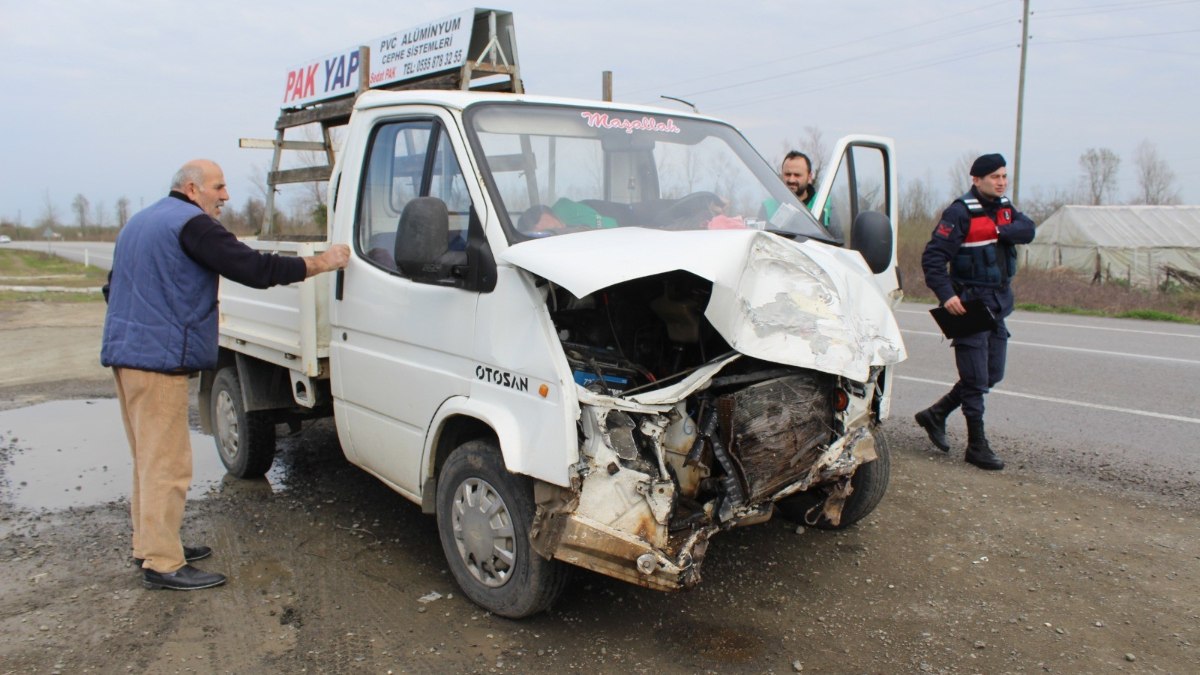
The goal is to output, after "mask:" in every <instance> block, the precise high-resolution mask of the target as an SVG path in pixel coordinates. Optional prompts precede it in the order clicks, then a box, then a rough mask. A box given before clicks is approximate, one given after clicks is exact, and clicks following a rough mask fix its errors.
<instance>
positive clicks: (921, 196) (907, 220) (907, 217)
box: [900, 176, 938, 225]
mask: <svg viewBox="0 0 1200 675" xmlns="http://www.w3.org/2000/svg"><path fill="white" fill-rule="evenodd" d="M930 183H931V181H930V180H929V178H928V176H926V177H925V178H916V179H914V180H909V181H904V182H903V184H902V185H901V187H900V222H901V223H904V224H918V223H920V224H922V225H928V224H930V223H931V222H933V219H934V218H935V217H936V216H937V214H936V213H934V209H936V208H937V206H938V205H937V204H936V203H935V202H936V200H937V198H936V197H935V196H934V194H933V188H932V187H931V185H930Z"/></svg>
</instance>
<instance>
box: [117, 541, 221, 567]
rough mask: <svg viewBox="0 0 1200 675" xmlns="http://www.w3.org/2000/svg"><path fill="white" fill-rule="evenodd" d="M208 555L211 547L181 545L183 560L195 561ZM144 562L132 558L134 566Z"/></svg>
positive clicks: (140, 559)
mask: <svg viewBox="0 0 1200 675" xmlns="http://www.w3.org/2000/svg"><path fill="white" fill-rule="evenodd" d="M210 555H212V549H211V548H209V547H207V546H184V547H183V560H184V562H196V561H197V560H204V559H205V558H207V557H208V556H210ZM144 562H146V561H145V560H143V559H142V558H134V559H133V564H134V566H136V567H141V566H142V563H144Z"/></svg>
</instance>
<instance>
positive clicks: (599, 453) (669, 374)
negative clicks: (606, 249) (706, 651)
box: [535, 271, 874, 588]
mask: <svg viewBox="0 0 1200 675" xmlns="http://www.w3.org/2000/svg"><path fill="white" fill-rule="evenodd" d="M711 293H712V284H711V283H710V282H708V281H706V280H704V279H702V278H700V277H697V276H695V275H693V274H690V273H688V272H682V271H676V272H672V273H668V274H664V275H659V276H653V277H646V278H641V279H637V280H634V281H628V282H625V283H621V284H618V285H615V286H611V287H608V288H606V289H603V290H601V291H598V292H596V293H594V294H592V295H590V296H588V297H585V298H576V297H574V296H572V295H571V294H570V293H568V292H567V291H565V290H563V289H561V288H558V287H555V286H553V285H551V286H549V287H548V289H547V296H546V302H547V306H548V308H549V310H550V316H551V319H552V320H553V322H554V325H555V327H556V328H557V330H558V333H559V339H560V340H561V342H562V345H563V349H564V352H565V354H566V357H567V361H568V363H569V364H570V366H571V369H572V371H573V374H574V378H575V382H576V383H577V384H579V385H580V386H582V387H584V388H586V389H587V390H588V391H590V392H593V393H594V394H596V395H597V397H596V399H595V401H594V402H593V403H592V404H589V405H584V406H582V408H583V409H582V416H581V421H580V439H581V455H582V457H581V460H582V461H581V463H580V466H579V467H578V473H579V476H580V481H579V490H578V494H577V496H575V497H569V496H566V495H557V496H555V497H554V498H553V499H549V498H545V499H541V498H540V499H539V503H540V504H541V505H542V512H543V513H542V515H543V517H544V520H543V521H541V523H540V526H539V527H538V528H536V529H537V530H538V531H539V533H541V534H539V535H538V536H542V537H544V538H545V541H543V542H542V543H543V546H542V547H540V550H543V551H544V554H547V555H549V554H553V555H554V556H556V557H560V558H564V559H567V560H569V561H571V562H573V563H575V564H579V565H582V566H584V567H590V568H592V569H596V570H597V571H601V572H604V573H606V574H611V575H613V576H619V577H622V578H626V579H628V580H631V581H635V582H636V583H641V584H643V585H647V586H651V587H658V588H675V587H687V586H690V585H692V584H694V583H695V582H696V581H698V580H699V572H698V569H699V565H698V562H699V558H700V556H702V555H703V550H704V547H705V546H706V544H707V539H708V537H709V536H710V535H711V534H712V533H713V532H715V531H718V530H720V529H725V528H728V527H733V526H736V525H743V524H751V523H755V522H761V521H763V520H766V519H768V518H770V516H771V513H772V509H773V503H774V502H775V501H777V500H778V499H781V498H783V497H785V496H788V495H793V494H796V493H799V492H804V491H806V490H810V489H812V488H815V487H817V486H827V485H833V486H840V488H841V489H840V494H841V495H842V498H844V496H845V494H847V490H846V486H847V485H848V483H849V479H850V477H851V476H852V475H853V473H854V469H855V468H856V467H857V466H858V464H859V463H861V462H862V461H868V460H870V459H872V458H873V457H874V455H873V454H872V447H873V446H872V444H871V443H870V442H869V441H870V438H871V436H870V434H869V433H867V432H866V430H865V429H864V428H855V429H853V430H852V431H853V433H847V428H848V426H849V424H848V423H849V422H850V421H851V420H854V421H855V426H856V427H863V426H866V424H865V422H866V421H867V420H868V419H869V417H870V399H871V396H872V394H870V393H868V391H866V390H865V389H864V387H863V386H862V385H861V384H860V383H851V382H847V381H845V380H844V379H843V378H839V377H838V376H835V375H830V374H827V373H821V372H817V371H812V370H806V369H801V368H797V367H793V366H785V365H780V364H775V363H769V362H765V361H760V360H757V359H753V358H750V357H746V356H743V355H740V354H737V353H736V352H735V351H733V350H732V349H731V348H730V346H729V345H728V343H726V341H725V340H724V339H723V338H722V337H721V336H720V335H718V334H717V332H716V331H715V330H714V329H713V328H712V326H711V325H710V324H709V323H708V321H707V320H706V319H705V317H704V313H703V312H704V308H705V307H706V305H707V304H708V300H709V296H710V295H711ZM714 363H717V364H718V365H719V368H715V369H714V370H713V374H711V375H710V376H708V379H707V380H706V381H704V382H702V383H699V384H698V385H697V386H695V387H694V388H689V389H688V390H687V392H686V393H685V394H683V395H681V396H679V397H678V398H675V399H670V400H666V401H657V402H656V403H655V404H651V405H646V404H644V403H643V401H644V400H645V397H646V396H652V395H653V393H654V392H656V391H658V390H664V389H666V388H668V387H670V386H672V385H674V384H676V383H680V382H682V381H684V380H685V379H686V378H688V377H689V376H692V375H693V373H696V372H698V371H699V370H700V369H702V368H707V367H711V364H714ZM581 400H582V399H581ZM604 401H611V404H609V405H605V404H603V402H604ZM864 440H865V441H867V442H864ZM833 492H834V493H837V492H838V490H834V491H833ZM542 497H546V495H542ZM838 504H840V502H838ZM835 511H836V509H835ZM833 515H834V517H835V518H836V517H837V514H836V513H834V514H833ZM568 521H569V522H568ZM549 540H557V542H555V543H554V544H553V545H549V544H547V543H546V542H547V541H549ZM601 542H603V545H602V544H601ZM614 542H623V543H622V545H620V546H617V547H616V548H617V549H619V550H613V546H614ZM537 543H538V542H537V541H536V537H535V544H537ZM597 547H599V548H600V549H603V550H599V549H598V548H597ZM629 560H636V568H637V571H638V572H639V573H640V574H639V575H636V577H635V578H630V576H629V570H628V561H629Z"/></svg>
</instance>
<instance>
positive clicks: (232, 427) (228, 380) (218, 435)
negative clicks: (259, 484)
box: [209, 366, 275, 478]
mask: <svg viewBox="0 0 1200 675" xmlns="http://www.w3.org/2000/svg"><path fill="white" fill-rule="evenodd" d="M209 409H210V410H211V411H212V430H213V439H214V440H215V441H216V443H217V454H219V455H220V456H221V463H222V464H224V465H225V470H226V471H228V472H229V474H230V475H232V476H236V477H238V478H262V477H263V475H264V474H265V473H267V470H268V469H270V468H271V462H273V461H275V422H274V420H273V419H272V418H271V414H270V413H269V412H259V411H255V412H246V404H245V402H244V401H243V400H242V385H241V382H240V381H239V380H238V375H237V368H234V367H232V366H231V367H228V368H222V369H221V370H220V371H219V372H218V373H217V376H216V377H215V378H214V379H213V387H212V400H211V405H210V406H209Z"/></svg>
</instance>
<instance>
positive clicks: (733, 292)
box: [500, 228, 905, 382]
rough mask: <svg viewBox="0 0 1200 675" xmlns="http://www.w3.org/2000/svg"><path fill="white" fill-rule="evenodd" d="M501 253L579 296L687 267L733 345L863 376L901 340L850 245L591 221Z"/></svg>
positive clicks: (896, 358) (894, 356) (892, 359)
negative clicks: (707, 291)
mask: <svg viewBox="0 0 1200 675" xmlns="http://www.w3.org/2000/svg"><path fill="white" fill-rule="evenodd" d="M500 258H501V259H502V260H504V261H506V262H508V263H510V264H512V265H516V266H517V267H520V268H522V269H525V270H527V271H529V272H532V273H533V274H536V275H538V276H540V277H543V278H545V279H547V280H549V281H551V282H553V283H555V284H558V285H559V286H562V287H563V288H565V289H567V290H568V291H570V292H571V293H572V294H574V295H575V296H576V297H580V298H582V297H584V296H587V295H590V294H591V293H594V292H596V291H598V290H600V289H602V288H607V287H609V286H612V285H614V284H618V283H621V282H624V281H629V280H631V279H640V278H642V277H648V276H653V275H656V274H663V273H665V272H671V271H674V270H684V271H687V272H691V273H692V274H695V275H696V276H699V277H702V278H704V279H707V280H709V281H711V282H712V284H713V292H712V297H711V298H710V299H709V303H708V307H706V308H705V310H704V316H705V317H706V318H707V319H708V321H709V322H710V323H711V324H712V325H713V328H715V329H716V330H717V332H718V333H720V335H721V337H723V338H725V341H726V342H728V343H729V345H730V346H731V347H733V348H734V349H736V350H737V351H738V352H740V353H742V354H745V355H747V356H752V357H754V358H758V359H763V360H765V361H772V362H775V363H782V364H787V365H792V366H798V367H801V368H811V369H814V370H819V371H822V372H827V373H832V374H835V375H842V376H844V377H847V378H850V379H852V380H855V381H858V382H864V381H866V380H867V379H868V376H869V369H870V367H871V366H883V365H889V364H893V363H899V362H900V361H903V360H904V358H905V351H904V342H903V340H902V339H901V337H900V328H899V327H898V326H897V325H896V320H895V317H894V316H893V315H892V310H891V307H890V306H889V305H888V302H887V299H886V298H885V297H884V295H883V293H881V292H880V290H879V287H878V286H876V285H875V283H874V279H873V278H872V275H871V271H870V269H868V268H867V266H866V263H864V262H863V260H862V257H861V256H860V255H859V254H858V253H856V252H854V251H848V250H845V249H841V248H836V247H833V246H828V245H826V244H821V243H817V242H813V241H802V242H793V241H789V240H787V239H784V238H781V237H778V236H776V235H773V234H769V233H766V232H761V231H758V230H717V231H686V232H664V231H660V230H649V229H644V228H618V229H612V230H596V231H593V232H582V233H578V234H571V235H566V236H556V237H547V238H544V239H535V240H531V241H526V242H522V243H519V244H516V245H514V246H511V247H510V248H509V249H508V250H507V251H505V252H504V253H503V254H501V255H500Z"/></svg>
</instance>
